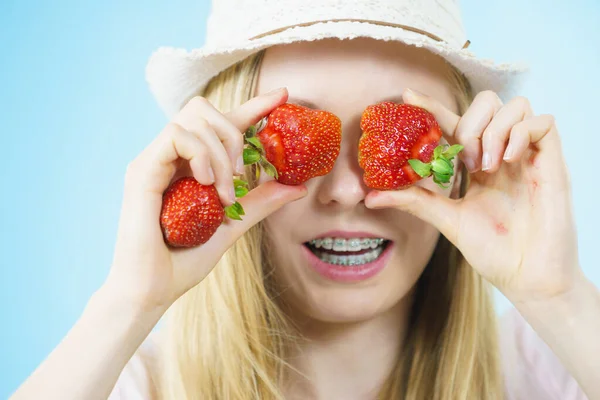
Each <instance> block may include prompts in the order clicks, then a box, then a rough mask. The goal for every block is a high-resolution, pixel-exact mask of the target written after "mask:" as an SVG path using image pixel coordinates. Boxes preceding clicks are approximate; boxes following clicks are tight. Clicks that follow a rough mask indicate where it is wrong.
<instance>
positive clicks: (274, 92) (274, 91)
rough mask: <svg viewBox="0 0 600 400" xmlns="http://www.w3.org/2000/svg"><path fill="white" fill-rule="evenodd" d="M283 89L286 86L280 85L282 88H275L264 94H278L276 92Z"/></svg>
mask: <svg viewBox="0 0 600 400" xmlns="http://www.w3.org/2000/svg"><path fill="white" fill-rule="evenodd" d="M283 90H285V88H284V87H280V88H277V89H273V90H271V91H270V92H267V93H265V94H264V96H271V95H274V94H276V93H279V92H282V91H283Z"/></svg>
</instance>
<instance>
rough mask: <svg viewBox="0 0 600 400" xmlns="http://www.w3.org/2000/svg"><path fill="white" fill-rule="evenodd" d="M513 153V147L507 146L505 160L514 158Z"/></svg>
mask: <svg viewBox="0 0 600 400" xmlns="http://www.w3.org/2000/svg"><path fill="white" fill-rule="evenodd" d="M513 152H514V150H513V146H512V144H510V143H509V144H508V146H506V151H505V152H504V157H503V158H504V159H505V160H510V159H511V158H512V156H513Z"/></svg>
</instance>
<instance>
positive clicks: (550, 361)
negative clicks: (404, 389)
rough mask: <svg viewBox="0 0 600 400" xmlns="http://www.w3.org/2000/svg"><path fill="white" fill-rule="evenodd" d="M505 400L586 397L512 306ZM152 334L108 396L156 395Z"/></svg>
mask: <svg viewBox="0 0 600 400" xmlns="http://www.w3.org/2000/svg"><path fill="white" fill-rule="evenodd" d="M500 349H501V353H502V363H503V368H504V375H505V382H504V383H505V385H504V386H505V396H506V400H588V399H587V397H586V396H585V394H584V393H583V391H582V390H581V389H580V388H579V386H578V384H577V382H576V381H575V380H574V379H573V378H572V377H571V376H570V375H569V373H568V372H567V370H566V369H565V368H564V367H563V366H562V365H561V363H560V361H559V360H558V358H557V357H556V356H555V355H554V353H553V352H552V351H551V350H550V348H549V347H548V346H547V345H546V344H545V343H544V342H543V341H542V340H541V339H540V337H539V336H538V335H537V334H536V333H535V331H534V330H533V329H532V328H531V327H530V326H529V325H528V324H527V322H525V320H524V319H523V317H521V315H520V314H519V313H518V312H517V311H516V310H515V309H510V310H509V311H507V312H506V313H505V314H504V315H503V316H502V317H501V318H500ZM155 352H156V343H155V342H154V340H153V338H152V336H151V337H149V338H148V339H147V340H146V341H144V343H143V344H142V345H141V346H140V348H139V349H138V351H137V352H136V353H135V355H134V356H133V357H132V358H131V360H130V361H129V363H128V364H127V365H126V366H125V369H124V370H123V372H122V373H121V376H120V377H119V380H118V381H117V384H116V385H115V388H114V390H113V392H112V394H111V395H110V397H109V400H147V399H155V398H156V395H155V391H154V388H155V386H154V384H153V382H152V378H151V376H150V374H149V373H148V367H149V366H150V368H151V366H152V365H153V362H154V361H155V354H156V353H155Z"/></svg>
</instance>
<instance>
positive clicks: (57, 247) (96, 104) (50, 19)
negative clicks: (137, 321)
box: [0, 0, 600, 398]
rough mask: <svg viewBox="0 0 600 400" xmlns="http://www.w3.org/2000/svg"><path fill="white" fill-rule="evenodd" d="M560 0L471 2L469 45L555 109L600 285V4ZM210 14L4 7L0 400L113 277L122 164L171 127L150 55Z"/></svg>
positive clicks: (541, 108) (590, 266)
mask: <svg viewBox="0 0 600 400" xmlns="http://www.w3.org/2000/svg"><path fill="white" fill-rule="evenodd" d="M555 3H557V4H555V5H552V6H551V7H550V3H549V2H548V1H545V0H529V1H522V0H502V1H485V2H482V1H480V0H463V1H462V6H463V9H464V21H465V25H466V28H467V32H468V33H469V38H470V39H471V40H472V42H473V43H472V45H471V49H472V50H473V51H475V52H476V53H478V54H479V55H481V56H483V57H486V58H495V59H496V60H498V61H526V62H527V63H528V64H529V65H530V67H531V70H532V73H531V76H530V77H529V81H528V82H527V83H526V85H525V86H524V88H523V90H522V94H523V95H525V96H527V97H529V98H530V100H531V102H532V104H533V106H534V109H535V111H536V112H537V113H552V114H554V115H555V116H556V118H557V121H558V125H559V129H560V130H561V133H562V137H563V142H564V151H565V153H566V158H567V161H568V164H569V166H570V169H571V173H572V182H573V193H574V205H575V212H576V218H577V223H578V226H579V243H580V250H581V263H582V265H583V268H584V269H585V271H586V273H587V274H588V276H590V277H591V278H592V280H593V281H594V282H595V283H596V284H597V285H600V271H599V269H598V261H597V258H596V257H595V254H594V252H595V248H594V246H595V245H597V242H598V239H597V238H598V229H597V227H598V226H599V225H600V216H599V212H598V204H599V202H598V200H597V198H596V197H595V187H597V185H598V180H597V172H596V169H597V167H596V166H595V165H596V164H595V161H594V160H593V158H594V157H597V152H596V148H597V146H596V143H595V140H596V138H597V137H598V121H597V118H598V117H599V109H598V108H599V106H600V102H599V101H598V93H600V46H599V44H598V43H600V27H599V25H598V21H599V20H600V3H599V2H598V1H597V0H587V1H586V0H575V1H570V2H555ZM208 8H209V3H208V1H207V0H205V1H195V2H193V1H184V0H171V1H169V2H166V1H156V0H146V1H144V2H139V1H138V2H131V1H130V2H124V1H117V0H104V1H90V0H77V1H75V0H55V1H53V2H42V1H33V0H21V1H18V2H17V1H11V0H3V1H1V2H0V44H1V48H2V52H1V53H0V117H1V118H0V132H1V134H2V136H1V138H2V147H1V148H2V157H1V158H0V173H1V174H2V196H1V200H0V201H1V202H2V203H1V210H2V212H1V213H0V218H1V219H0V222H1V226H2V238H1V240H0V253H1V254H2V256H1V258H0V260H1V261H0V264H1V267H0V323H1V324H2V326H1V329H0V335H2V336H1V337H0V339H1V340H0V398H6V397H8V395H9V394H10V393H11V392H12V391H14V390H15V389H16V387H17V386H18V385H19V383H20V382H22V381H23V380H24V379H25V378H26V377H27V376H28V375H29V374H30V373H31V372H32V371H33V369H34V368H35V367H36V366H37V365H38V364H39V363H40V362H41V361H42V360H43V359H44V358H45V357H46V355H47V354H48V353H49V352H50V351H51V350H52V349H53V348H54V347H55V346H56V345H57V344H58V343H59V341H60V340H61V338H62V337H63V336H64V335H65V334H66V332H67V331H68V329H69V328H70V327H71V326H72V324H73V323H75V321H76V320H77V318H78V317H79V315H80V313H81V311H82V310H83V308H84V306H85V304H86V301H87V299H88V298H89V296H90V295H91V294H92V293H93V291H94V290H96V289H97V288H98V287H99V285H100V284H101V283H102V281H103V279H104V278H105V276H106V274H107V272H108V268H109V265H110V262H111V259H112V250H113V246H114V239H115V233H116V228H117V223H118V216H119V211H120V202H121V196H122V187H123V175H124V171H125V167H126V165H127V163H128V162H129V161H130V160H132V159H133V158H134V157H135V156H136V155H137V154H138V153H139V152H140V151H141V150H142V149H143V148H144V147H145V146H146V145H147V143H149V142H150V141H151V139H152V138H153V137H154V136H155V135H156V134H157V133H158V132H159V131H160V130H161V127H162V126H163V125H164V124H165V122H166V119H165V117H164V116H163V115H162V114H161V112H160V111H159V110H158V108H157V106H156V105H155V103H154V100H153V99H152V97H151V95H150V93H149V92H148V90H147V87H146V84H145V80H144V67H145V63H146V61H147V59H148V57H149V55H150V54H151V52H152V51H153V50H154V49H155V48H156V47H158V46H160V45H173V46H176V47H186V48H192V47H198V46H199V45H201V44H202V43H203V42H204V30H205V22H204V21H205V20H206V16H207V14H208ZM499 300H500V302H499V308H500V309H503V308H505V307H506V306H507V303H506V301H505V300H504V299H502V298H501V297H499Z"/></svg>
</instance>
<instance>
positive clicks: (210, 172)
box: [208, 167, 215, 183]
mask: <svg viewBox="0 0 600 400" xmlns="http://www.w3.org/2000/svg"><path fill="white" fill-rule="evenodd" d="M208 176H209V177H210V180H211V182H213V183H214V182H215V173H214V171H213V169H212V168H210V167H209V168H208Z"/></svg>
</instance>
